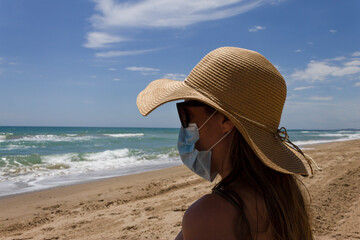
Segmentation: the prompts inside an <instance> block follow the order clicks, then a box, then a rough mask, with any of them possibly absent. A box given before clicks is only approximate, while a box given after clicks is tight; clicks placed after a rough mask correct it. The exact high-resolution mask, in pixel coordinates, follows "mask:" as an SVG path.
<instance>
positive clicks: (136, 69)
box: [126, 67, 160, 72]
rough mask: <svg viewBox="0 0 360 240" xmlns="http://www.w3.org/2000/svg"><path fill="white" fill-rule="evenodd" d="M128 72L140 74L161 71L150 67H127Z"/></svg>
mask: <svg viewBox="0 0 360 240" xmlns="http://www.w3.org/2000/svg"><path fill="white" fill-rule="evenodd" d="M126 70H129V71H138V72H158V71H160V69H157V68H149V67H127V68H126Z"/></svg>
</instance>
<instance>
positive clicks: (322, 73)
mask: <svg viewBox="0 0 360 240" xmlns="http://www.w3.org/2000/svg"><path fill="white" fill-rule="evenodd" d="M338 70H340V68H339V67H336V66H329V65H328V64H327V63H326V62H316V61H314V60H312V61H310V63H309V64H308V65H307V68H306V69H305V70H303V71H299V70H297V71H295V72H294V73H293V74H292V75H291V76H292V77H293V78H295V79H298V80H310V81H323V80H324V79H325V77H327V76H328V75H330V74H332V73H333V72H336V71H338Z"/></svg>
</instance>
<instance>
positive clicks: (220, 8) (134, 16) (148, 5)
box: [90, 0, 266, 29]
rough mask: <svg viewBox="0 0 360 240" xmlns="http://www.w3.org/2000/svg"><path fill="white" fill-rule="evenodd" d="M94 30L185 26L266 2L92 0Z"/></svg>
mask: <svg viewBox="0 0 360 240" xmlns="http://www.w3.org/2000/svg"><path fill="white" fill-rule="evenodd" d="M94 1H95V3H96V6H95V9H96V10H97V11H98V13H97V14H95V15H93V16H92V17H91V18H90V21H91V23H92V24H93V27H95V28H97V29H107V28H116V27H121V28H123V27H137V28H149V27H184V26H188V25H191V24H195V23H198V22H203V21H209V20H216V19H223V18H228V17H232V16H235V15H238V14H241V13H244V12H247V11H250V10H252V9H254V8H256V7H259V6H261V5H263V4H265V3H266V1H265V0H222V1H219V0H197V1H194V0H181V1H168V0H143V1H127V2H119V1H116V0H94Z"/></svg>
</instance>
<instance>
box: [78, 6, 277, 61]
mask: <svg viewBox="0 0 360 240" xmlns="http://www.w3.org/2000/svg"><path fill="white" fill-rule="evenodd" d="M92 1H93V2H95V11H96V13H95V14H93V15H92V16H91V17H90V18H89V21H90V23H91V26H92V30H91V31H89V33H88V34H87V36H86V43H85V44H84V45H83V46H84V47H87V48H94V49H100V48H106V47H112V46H114V45H115V44H116V43H119V42H123V41H129V40H133V38H131V37H130V38H128V37H126V36H123V35H124V33H126V35H127V36H129V34H131V31H129V30H138V29H153V28H163V29H169V28H183V27H186V26H189V25H193V24H197V23H200V22H206V21H213V20H219V19H224V18H229V17H232V16H236V15H239V14H242V13H245V12H248V11H251V10H253V9H255V8H258V7H260V6H262V5H265V4H274V3H280V2H282V1H283V0H221V1H219V0H197V1H194V0H181V1H166V0H140V1H125V2H123V1H117V0H92ZM263 29H265V27H262V26H255V30H254V31H259V30H263ZM124 52H125V51H110V52H105V53H97V54H96V55H95V56H96V57H109V56H111V57H119V56H126V55H129V54H127V53H124ZM142 53H145V52H142V51H140V52H137V53H136V54H142ZM130 55H133V54H130Z"/></svg>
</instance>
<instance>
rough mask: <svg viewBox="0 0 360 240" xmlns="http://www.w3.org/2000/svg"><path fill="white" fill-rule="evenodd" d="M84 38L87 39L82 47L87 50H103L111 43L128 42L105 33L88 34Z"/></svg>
mask: <svg viewBox="0 0 360 240" xmlns="http://www.w3.org/2000/svg"><path fill="white" fill-rule="evenodd" d="M86 38H87V43H85V44H84V47H87V48H105V47H110V46H111V44H113V43H117V42H123V41H128V40H129V39H126V38H123V37H120V36H115V35H111V34H109V33H105V32H90V33H88V34H87V37H86Z"/></svg>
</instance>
